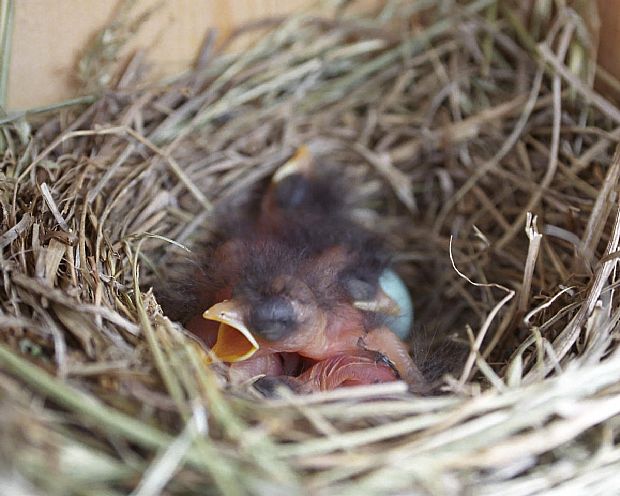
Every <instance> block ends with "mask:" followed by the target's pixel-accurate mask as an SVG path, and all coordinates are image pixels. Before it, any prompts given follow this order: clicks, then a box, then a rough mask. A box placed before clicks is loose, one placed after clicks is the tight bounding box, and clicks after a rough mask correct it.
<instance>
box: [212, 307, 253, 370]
mask: <svg viewBox="0 0 620 496" xmlns="http://www.w3.org/2000/svg"><path fill="white" fill-rule="evenodd" d="M202 316H203V318H205V319H207V320H214V321H216V322H220V327H219V329H218V331H217V339H216V341H215V344H214V345H213V348H211V351H212V352H213V353H214V354H215V356H216V357H217V358H219V359H220V360H221V361H223V362H241V361H243V360H247V359H248V358H250V357H251V356H252V355H254V353H256V351H257V350H258V348H259V347H260V346H259V345H258V342H257V341H256V338H255V337H254V336H253V335H252V333H251V332H250V331H249V329H248V328H247V327H246V326H245V324H244V323H243V315H242V312H241V309H240V308H239V304H238V303H237V302H235V301H234V300H228V301H223V302H221V303H216V304H215V305H213V306H212V307H211V308H209V309H208V310H207V311H205V312H204V313H203V314H202Z"/></svg>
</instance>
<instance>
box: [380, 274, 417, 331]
mask: <svg viewBox="0 0 620 496" xmlns="http://www.w3.org/2000/svg"><path fill="white" fill-rule="evenodd" d="M379 285H380V286H381V289H383V291H385V293H386V294H387V295H388V296H389V297H390V298H392V299H393V300H394V301H395V302H396V303H397V304H398V306H399V307H400V309H401V312H400V315H398V316H393V317H392V316H390V317H388V318H387V320H386V325H387V326H388V327H389V328H390V329H391V330H392V331H393V332H394V334H396V335H397V336H398V337H399V338H401V339H407V338H409V336H410V335H411V327H412V326H413V303H412V302H411V295H410V294H409V290H408V289H407V286H405V283H404V282H403V280H402V279H401V278H400V277H399V276H398V274H397V273H396V272H394V271H393V270H392V269H385V270H384V271H383V273H382V274H381V276H380V277H379Z"/></svg>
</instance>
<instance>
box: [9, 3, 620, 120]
mask: <svg viewBox="0 0 620 496" xmlns="http://www.w3.org/2000/svg"><path fill="white" fill-rule="evenodd" d="M120 1H121V0H16V1H15V5H16V9H15V20H14V21H15V22H14V26H15V27H14V32H13V47H12V59H11V69H10V80H9V95H8V107H9V108H10V109H21V108H28V107H32V106H37V105H43V104H47V103H51V102H55V101H60V100H63V99H66V98H69V97H71V96H74V95H73V93H74V91H75V89H74V86H72V82H71V77H72V74H73V71H74V68H75V62H76V60H77V58H78V57H79V53H80V50H81V49H82V48H83V47H84V46H85V45H86V43H87V42H88V40H89V39H91V38H92V37H93V35H94V33H96V32H97V31H98V30H99V29H101V28H102V27H103V26H105V25H106V24H107V23H108V21H109V20H110V19H111V17H112V14H113V12H114V10H115V9H116V8H117V7H118V4H119V2H120ZM586 1H589V0H586ZM597 1H598V4H599V8H600V10H601V20H602V28H601V35H600V40H601V43H600V61H601V64H602V65H604V66H605V67H606V68H608V69H609V70H610V71H611V72H612V73H614V74H615V75H616V77H619V78H620V55H618V53H617V52H618V49H617V47H618V46H620V0H597ZM159 2H160V0H136V3H137V4H136V6H135V9H136V10H137V11H142V10H145V9H148V8H149V7H152V6H153V5H155V4H157V3H159ZM314 3H315V2H314V1H312V0H166V1H164V2H163V7H162V8H160V9H158V10H157V11H156V13H155V14H154V15H153V16H152V17H151V18H150V19H149V20H148V21H147V23H146V24H145V25H144V26H143V28H142V29H141V30H140V31H139V33H138V35H137V37H136V38H135V39H134V40H133V42H132V43H131V44H130V45H129V46H128V49H132V48H135V47H136V46H148V47H150V48H151V50H150V54H149V58H150V59H151V60H154V61H155V66H154V72H153V76H154V77H159V76H161V75H164V74H174V73H178V72H180V71H181V70H182V69H184V68H185V67H187V66H189V64H190V63H191V62H192V61H193V60H194V57H195V56H196V53H197V51H198V48H199V47H200V44H201V43H202V41H203V39H204V36H205V33H206V31H207V29H208V27H211V26H215V27H217V28H218V29H219V30H220V32H221V33H222V34H226V33H227V32H230V30H231V29H233V28H234V27H235V26H238V25H239V24H241V23H244V22H246V21H249V20H253V19H259V18H262V17H264V16H269V15H282V14H286V13H289V12H291V11H295V10H299V9H301V8H303V7H305V6H309V5H311V4H314Z"/></svg>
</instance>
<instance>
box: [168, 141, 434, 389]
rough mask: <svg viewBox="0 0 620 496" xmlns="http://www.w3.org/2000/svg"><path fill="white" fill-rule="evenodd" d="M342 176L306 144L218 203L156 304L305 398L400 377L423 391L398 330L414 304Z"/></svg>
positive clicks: (245, 374)
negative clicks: (359, 215) (253, 184)
mask: <svg viewBox="0 0 620 496" xmlns="http://www.w3.org/2000/svg"><path fill="white" fill-rule="evenodd" d="M344 191H345V188H344V187H343V184H342V179H341V178H340V177H339V176H338V174H337V173H336V171H335V170H333V169H329V168H325V167H323V168H319V167H317V165H316V164H315V163H314V160H313V158H312V157H311V155H310V153H309V151H308V150H307V149H306V148H305V147H303V148H301V149H300V150H299V151H298V152H297V154H296V155H295V156H294V157H293V158H292V159H291V160H290V161H289V162H287V163H286V164H285V165H284V166H282V167H281V168H280V169H279V170H277V171H276V173H275V174H274V176H273V178H272V179H271V182H270V183H269V185H268V186H267V187H266V191H265V192H264V193H263V194H262V195H261V197H260V198H258V199H255V200H251V201H249V202H247V204H246V205H245V206H243V207H241V208H237V209H231V207H230V205H226V204H224V205H221V206H220V207H219V208H218V209H217V211H216V212H215V215H214V216H213V220H212V225H211V226H210V236H209V238H208V240H207V242H206V243H204V244H203V245H201V246H199V247H198V248H197V249H196V254H197V256H196V257H195V258H194V259H193V260H192V261H191V262H190V264H189V265H188V267H187V268H186V270H185V271H184V273H182V274H181V275H180V276H179V277H177V278H175V279H173V280H171V281H168V283H169V284H168V286H169V289H168V290H167V291H166V293H165V294H164V295H163V297H162V298H161V300H162V306H163V307H164V310H165V311H166V313H168V315H169V316H170V317H172V318H174V319H176V320H180V321H181V322H183V323H184V324H185V326H186V327H187V329H188V330H190V331H191V332H193V333H194V334H195V335H196V336H197V337H198V338H200V339H201V340H202V341H204V343H205V344H206V345H207V346H209V347H210V348H211V350H212V351H213V353H214V354H215V356H217V357H218V358H219V359H220V360H221V361H223V362H226V363H229V364H230V367H229V373H230V376H231V379H233V380H235V381H243V380H247V379H250V378H253V377H256V376H263V377H264V378H263V379H262V380H261V381H259V382H258V383H257V386H258V387H259V389H261V384H262V390H269V389H270V388H271V387H272V386H273V384H276V383H282V384H285V385H287V386H288V387H290V388H292V389H293V390H295V391H297V392H300V393H308V392H313V391H322V390H330V389H334V388H336V387H339V386H349V385H356V384H373V383H378V382H386V381H393V380H397V379H399V378H400V379H403V380H405V381H406V382H407V383H408V384H409V386H410V389H411V390H412V391H414V392H419V393H425V392H427V391H428V389H429V386H428V384H427V382H426V380H425V379H424V377H423V375H422V374H421V373H420V371H419V369H418V367H417V366H416V365H415V363H414V362H413V360H412V359H411V357H410V356H409V354H408V352H407V347H406V346H405V344H404V343H403V342H402V341H401V339H400V338H399V337H398V335H397V334H401V335H403V334H406V333H407V332H408V331H409V329H410V327H411V319H412V307H411V301H410V300H409V296H408V293H407V291H406V288H405V286H404V285H403V283H402V281H401V280H400V279H399V278H398V276H396V274H395V273H394V272H393V271H392V269H391V268H390V258H389V255H388V253H387V251H386V249H385V247H384V244H383V242H382V240H381V239H379V238H378V237H377V236H376V235H375V234H373V233H371V232H370V231H368V230H367V229H365V228H363V227H362V226H360V225H359V224H358V223H356V222H355V221H354V219H353V216H352V214H351V209H350V207H349V206H348V205H347V201H346V195H345V194H344Z"/></svg>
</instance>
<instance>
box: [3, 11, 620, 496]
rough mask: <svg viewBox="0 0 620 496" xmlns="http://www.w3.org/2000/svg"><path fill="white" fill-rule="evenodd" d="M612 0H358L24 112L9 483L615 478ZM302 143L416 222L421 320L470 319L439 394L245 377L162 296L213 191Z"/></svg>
mask: <svg viewBox="0 0 620 496" xmlns="http://www.w3.org/2000/svg"><path fill="white" fill-rule="evenodd" d="M547 7H548V8H547ZM590 8H591V6H590V7H588V4H587V3H586V4H585V7H584V3H583V2H568V3H564V2H556V3H553V2H537V3H536V8H535V10H534V12H533V13H530V12H526V9H525V8H524V7H523V5H522V3H521V2H512V3H511V2H497V1H495V0H475V1H459V2H457V1H436V0H420V1H418V2H413V3H412V2H406V1H402V2H400V1H393V2H387V3H386V4H385V6H384V7H383V8H382V9H381V10H379V11H377V12H373V13H369V14H366V15H355V14H353V13H352V10H350V9H349V8H344V7H342V6H341V7H338V8H336V9H335V10H334V12H333V13H332V14H330V15H328V16H326V17H318V16H316V15H301V16H297V17H292V18H289V19H286V20H284V21H278V22H275V21H274V22H272V23H271V27H269V29H267V31H266V32H265V33H263V34H262V36H261V37H260V39H259V41H258V42H256V43H254V44H253V45H252V46H251V47H250V48H249V49H247V50H246V51H244V52H242V53H240V54H236V55H235V54H233V55H231V54H214V53H213V52H212V50H211V44H207V45H206V46H205V50H204V52H203V54H202V56H201V58H200V62H199V64H198V65H197V67H196V68H195V69H194V70H192V71H191V72H189V73H188V74H185V75H183V76H181V77H179V78H177V79H175V80H173V81H169V82H166V83H161V84H157V85H142V86H140V84H139V82H138V81H137V80H136V74H138V73H139V72H140V71H139V70H137V64H136V63H130V64H129V65H128V66H127V68H126V70H125V72H124V73H122V74H120V77H118V78H116V79H113V78H112V79H111V80H112V81H114V85H113V86H112V87H109V88H108V89H106V90H105V91H103V93H101V94H99V95H97V96H95V97H90V96H89V97H85V98H84V99H82V100H81V101H82V102H88V101H91V102H92V103H89V104H82V105H78V106H75V105H67V106H63V105H60V106H58V108H57V109H56V110H54V111H53V112H51V113H49V112H48V113H46V114H44V115H42V116H39V115H38V114H37V113H36V112H30V113H24V114H17V115H9V116H7V117H6V118H4V119H3V128H2V147H3V164H2V176H0V177H1V180H0V188H1V191H0V202H1V203H0V204H1V208H2V230H1V232H0V247H1V248H2V251H1V258H0V270H1V271H2V284H1V286H0V295H1V296H0V298H1V307H0V308H1V310H0V311H1V313H0V328H1V329H2V331H1V334H0V336H1V340H0V341H1V344H0V459H1V460H3V468H0V482H1V485H2V487H7V488H9V487H11V488H13V489H14V491H15V492H17V491H22V492H24V493H25V494H76V495H90V494H109V495H114V494H126V493H128V492H132V494H136V495H147V494H159V493H162V494H170V495H172V494H183V495H187V494H232V495H236V494H269V495H271V494H356V495H357V494H412V493H414V494H474V493H475V494H510V495H525V494H537V493H541V492H545V494H555V493H557V494H583V493H585V492H586V491H588V494H611V493H613V492H615V491H617V488H618V487H620V480H619V479H620V470H619V469H620V447H619V446H618V432H617V429H618V421H619V418H620V417H619V416H618V413H619V412H620V388H619V387H618V381H619V380H620V356H619V353H620V352H619V351H618V320H619V319H620V306H619V301H618V297H617V295H616V285H617V275H616V263H617V260H618V258H617V252H618V242H619V237H620V210H619V209H618V198H617V188H618V175H619V173H620V156H618V155H616V156H613V150H614V146H615V145H616V143H617V141H618V139H619V138H620V127H618V126H619V125H620V110H619V109H618V108H617V107H616V106H614V105H613V104H612V103H611V102H610V101H609V100H608V99H606V98H605V97H604V96H601V95H600V94H598V93H597V92H596V91H594V90H593V86H592V81H593V78H594V74H595V72H596V67H595V65H594V63H593V60H594V54H595V50H594V48H593V46H594V43H593V42H592V41H591V38H590V37H589V34H588V33H591V32H592V28H593V26H594V27H595V22H594V21H595V18H594V17H593V16H592V11H591V10H590ZM599 73H600V75H601V76H605V74H604V73H601V72H600V71H599ZM104 79H106V78H104ZM107 80H110V79H109V78H108V79H106V81H107ZM607 83H608V84H611V85H612V86H613V84H614V82H613V80H611V79H609V78H608V77H607ZM69 103H71V104H73V103H75V102H69ZM302 144H309V145H311V146H312V147H313V148H314V149H315V150H318V151H319V152H320V153H321V154H322V155H323V156H325V157H328V158H329V160H330V161H331V162H332V163H333V164H334V165H340V166H341V167H342V168H343V173H344V174H349V175H350V176H351V178H352V181H353V182H355V184H356V185H357V186H356V187H357V188H359V191H360V197H362V198H365V199H366V201H367V207H368V208H366V209H364V210H363V212H362V213H363V215H365V216H366V219H367V221H368V222H369V224H371V225H375V226H376V227H377V228H378V229H381V230H382V231H384V232H386V233H387V235H388V237H389V239H390V241H391V242H392V243H393V244H394V245H395V246H396V247H397V252H398V260H399V262H400V266H401V267H400V268H401V269H402V273H403V275H404V277H405V279H406V280H407V283H408V284H409V286H410V287H411V290H412V293H413V297H414V303H415V307H416V319H417V321H416V329H415V332H416V334H420V333H423V332H426V333H427V334H429V335H430V336H431V338H432V337H433V336H437V339H436V340H435V344H434V345H433V343H431V344H429V345H428V346H427V348H425V349H426V350H430V351H428V353H427V355H425V356H419V355H420V353H419V350H416V349H414V350H413V352H414V353H416V355H418V359H420V360H423V361H426V362H428V363H430V365H429V367H428V368H429V369H432V365H433V364H432V362H433V357H435V356H441V351H442V349H443V347H444V346H447V345H446V344H445V343H446V340H445V339H444V337H445V336H449V335H450V334H451V333H455V334H456V337H455V338H454V339H455V340H456V341H459V340H460V341H461V342H462V343H463V342H464V343H465V344H466V345H467V347H468V350H469V351H468V354H467V357H466V360H465V362H464V364H463V365H462V366H461V367H460V368H459V369H458V372H457V373H454V374H452V375H449V376H446V377H445V386H444V388H443V391H444V394H443V395H440V396H436V397H426V398H420V397H415V396H413V395H411V394H410V393H408V392H406V390H405V387H404V385H403V384H400V383H393V384H387V385H380V386H376V387H374V386H373V387H365V388H353V389H349V390H346V389H345V390H338V391H334V392H331V393H325V394H317V395H313V396H305V397H294V396H291V397H285V398H282V399H278V400H264V399H259V398H257V397H254V396H252V395H251V394H250V392H249V391H246V390H234V391H227V390H226V389H225V388H223V387H222V384H221V382H220V381H219V380H218V377H217V376H216V375H215V374H214V373H213V372H211V371H210V370H209V369H207V368H206V367H205V366H204V364H203V362H202V358H203V356H202V351H201V350H200V348H198V347H197V346H195V345H194V344H193V343H192V341H191V340H189V339H188V338H187V337H186V336H185V335H184V334H183V333H182V332H181V330H180V328H179V326H178V325H177V324H174V323H172V322H170V321H169V320H168V319H166V317H165V315H162V313H161V310H160V309H159V307H158V305H157V301H156V299H155V297H154V296H153V294H152V292H151V291H150V290H149V288H150V287H151V286H152V285H153V284H155V283H156V282H157V280H158V279H157V278H158V276H159V275H160V273H161V269H162V268H163V267H166V266H170V265H171V264H174V261H175V260H176V259H177V257H179V256H180V255H181V254H183V253H184V247H185V245H188V246H191V241H192V239H194V238H195V237H197V236H199V234H200V231H201V227H203V226H204V224H205V222H207V221H208V216H209V212H210V210H211V205H212V204H213V203H215V202H217V201H218V200H219V199H220V198H223V197H225V196H227V195H233V194H236V193H238V192H239V191H242V190H244V189H245V188H247V187H250V186H251V185H253V184H255V183H256V182H257V181H260V180H261V179H262V178H265V177H267V176H269V175H270V174H271V173H272V172H273V171H274V169H275V168H277V167H278V166H279V165H281V164H282V163H284V162H285V161H286V159H287V158H288V157H289V156H290V155H291V154H292V153H293V151H294V150H295V149H296V148H297V147H298V146H300V145H302ZM532 215H533V217H532ZM425 329H426V331H424V330H425ZM440 338H441V339H440ZM437 343H440V344H439V345H437ZM414 347H415V340H414ZM438 348H439V349H438ZM437 353H439V355H437ZM443 357H444V359H445V357H446V355H445V353H444V355H443ZM448 360H449V356H448Z"/></svg>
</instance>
